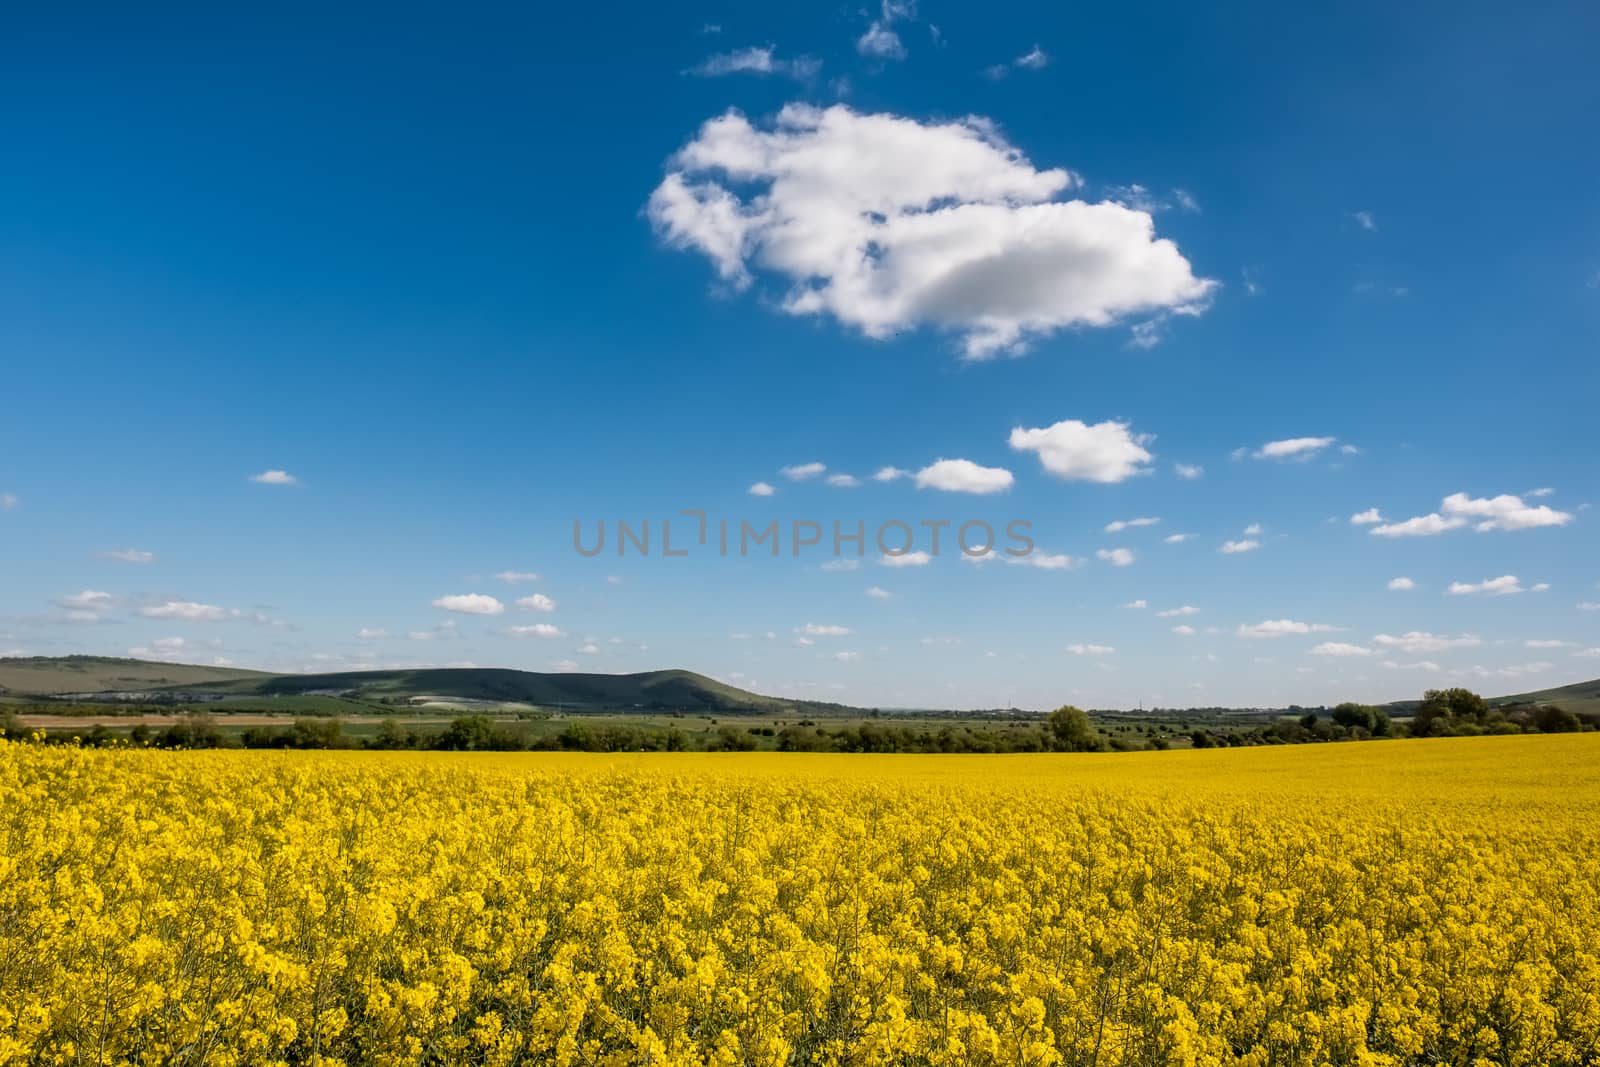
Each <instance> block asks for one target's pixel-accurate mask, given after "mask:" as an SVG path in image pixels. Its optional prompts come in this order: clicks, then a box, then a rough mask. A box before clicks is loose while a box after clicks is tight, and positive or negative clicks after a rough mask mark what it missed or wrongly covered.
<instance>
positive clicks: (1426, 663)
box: [1378, 659, 1441, 672]
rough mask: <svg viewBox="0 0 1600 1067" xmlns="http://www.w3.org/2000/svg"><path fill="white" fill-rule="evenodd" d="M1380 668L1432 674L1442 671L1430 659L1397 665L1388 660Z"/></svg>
mask: <svg viewBox="0 0 1600 1067" xmlns="http://www.w3.org/2000/svg"><path fill="white" fill-rule="evenodd" d="M1378 666H1380V667H1386V668H1388V669H1389V670H1391V671H1430V672H1437V671H1438V670H1440V669H1441V668H1440V667H1439V665H1438V664H1437V663H1435V662H1433V661H1432V660H1429V659H1424V660H1418V661H1417V662H1415V663H1396V662H1395V661H1394V660H1392V659H1386V660H1384V661H1383V662H1382V663H1380V664H1378Z"/></svg>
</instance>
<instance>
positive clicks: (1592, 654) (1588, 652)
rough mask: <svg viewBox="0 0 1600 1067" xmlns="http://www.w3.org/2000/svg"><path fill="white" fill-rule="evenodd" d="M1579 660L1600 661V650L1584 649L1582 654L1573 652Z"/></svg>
mask: <svg viewBox="0 0 1600 1067" xmlns="http://www.w3.org/2000/svg"><path fill="white" fill-rule="evenodd" d="M1573 655H1574V656H1576V657H1577V658H1579V659H1600V648H1586V649H1584V650H1583V651H1582V652H1574V653H1573Z"/></svg>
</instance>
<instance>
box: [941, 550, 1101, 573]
mask: <svg viewBox="0 0 1600 1067" xmlns="http://www.w3.org/2000/svg"><path fill="white" fill-rule="evenodd" d="M962 558H963V559H966V560H970V561H971V562H973V563H982V562H984V561H986V560H990V559H993V558H994V556H993V555H992V554H985V555H982V556H966V555H963V556H962ZM1005 560H1006V562H1007V563H1008V564H1011V565H1012V566H1017V567H1037V568H1039V569H1040V570H1042V571H1066V570H1071V569H1072V568H1074V567H1076V566H1077V565H1078V563H1079V562H1080V561H1079V560H1076V559H1074V558H1073V557H1071V556H1068V555H1064V554H1060V555H1052V554H1051V553H1049V552H1029V553H1028V554H1027V555H1026V556H1007V557H1005Z"/></svg>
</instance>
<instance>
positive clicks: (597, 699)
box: [0, 656, 855, 713]
mask: <svg viewBox="0 0 1600 1067" xmlns="http://www.w3.org/2000/svg"><path fill="white" fill-rule="evenodd" d="M0 692H3V693H5V694H6V695H8V696H11V697H30V696H32V697H50V696H60V695H62V694H74V695H75V696H76V695H81V694H102V695H104V696H105V697H106V698H107V699H110V698H111V695H112V694H118V695H119V697H122V698H123V699H126V694H131V693H143V694H148V695H149V697H150V698H151V699H168V700H170V699H178V698H188V699H196V700H208V699H218V698H223V697H263V698H271V697H291V696H292V697H304V696H322V695H337V696H347V697H351V698H353V699H356V700H362V701H382V700H393V701H407V700H410V699H413V698H418V697H434V698H438V699H441V700H465V701H485V702H496V703H516V704H534V705H538V706H541V707H554V708H564V709H568V710H572V711H614V710H629V709H648V710H681V711H697V712H738V711H744V712H757V713H765V712H773V713H776V712H795V711H800V712H804V711H806V710H807V709H813V710H817V711H822V710H832V711H834V712H837V711H840V710H855V709H847V708H844V707H843V706H842V705H838V704H824V703H819V702H816V701H807V700H787V699H784V698H781V697H771V696H763V695H762V694H760V693H751V692H748V691H746V690H743V689H738V688H735V687H734V686H731V685H725V684H723V683H722V682H718V681H716V680H715V679H712V678H707V677H705V676H704V675H701V674H695V673H694V672H693V671H685V670H664V671H646V672H644V673H641V674H578V673H570V674H568V673H560V674H541V673H537V672H534V671H517V670H508V669H499V668H488V667H470V668H467V667H461V668H420V669H407V670H383V671H348V672H342V673H337V674H268V673H265V672H260V671H244V670H234V669H232V668H223V667H191V666H185V665H180V664H169V663H150V662H146V661H142V660H130V659H107V658H100V657H93V656H67V657H63V658H59V659H50V658H44V657H34V658H30V659H4V660H0Z"/></svg>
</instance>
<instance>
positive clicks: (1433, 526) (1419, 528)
mask: <svg viewBox="0 0 1600 1067" xmlns="http://www.w3.org/2000/svg"><path fill="white" fill-rule="evenodd" d="M1571 521H1572V514H1571V512H1566V511H1557V510H1556V509H1555V508H1552V507H1551V506H1550V505H1548V504H1527V503H1524V502H1523V499H1522V498H1521V497H1520V496H1513V495H1512V494H1510V493H1502V494H1501V495H1499V496H1494V497H1470V496H1468V495H1467V494H1466V493H1451V494H1450V495H1449V496H1447V497H1445V498H1444V501H1443V502H1442V503H1441V504H1440V505H1439V510H1438V511H1434V512H1430V513H1429V514H1427V515H1418V516H1416V517H1415V518H1410V519H1407V520H1405V521H1404V522H1394V523H1386V524H1384V525H1382V526H1374V527H1373V528H1372V532H1373V533H1374V534H1377V535H1378V536H1379V537H1432V536H1434V535H1436V534H1442V533H1444V532H1446V531H1447V530H1459V529H1460V528H1461V527H1463V526H1466V525H1467V524H1469V523H1470V524H1471V525H1472V528H1473V529H1474V530H1477V531H1478V532H1479V533H1488V532H1489V531H1491V530H1531V529H1535V528H1537V527H1540V526H1565V525H1566V524H1567V523H1569V522H1571Z"/></svg>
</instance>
